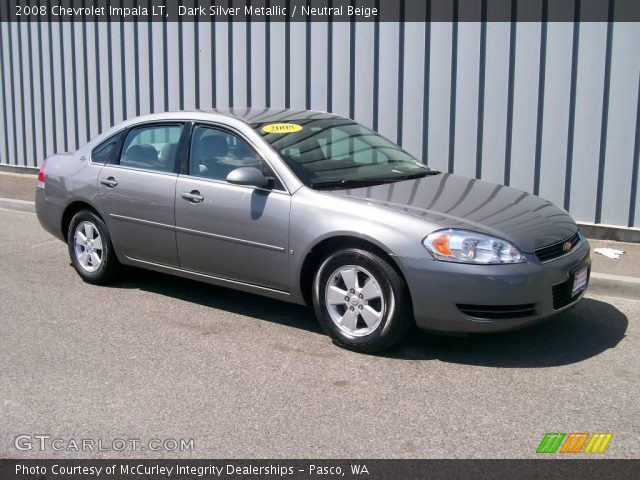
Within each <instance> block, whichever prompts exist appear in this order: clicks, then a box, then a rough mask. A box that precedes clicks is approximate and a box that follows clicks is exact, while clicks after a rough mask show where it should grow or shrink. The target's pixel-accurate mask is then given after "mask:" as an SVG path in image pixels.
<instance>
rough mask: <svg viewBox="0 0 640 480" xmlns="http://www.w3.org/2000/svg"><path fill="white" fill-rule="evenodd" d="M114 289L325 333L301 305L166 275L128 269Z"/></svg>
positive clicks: (308, 310)
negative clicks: (153, 294) (144, 293)
mask: <svg viewBox="0 0 640 480" xmlns="http://www.w3.org/2000/svg"><path fill="white" fill-rule="evenodd" d="M112 287H114V288H125V289H126V288H131V289H139V290H143V291H147V292H151V293H155V294H160V295H165V296H167V297H173V298H176V299H179V300H183V301H185V302H190V303H195V304H198V305H202V306H204V307H208V308H213V309H217V310H224V311H225V312H229V313H235V314H238V315H243V316H246V317H251V318H256V319H259V320H266V321H267V322H273V323H278V324H280V325H285V326H287V327H293V328H299V329H301V330H306V331H309V332H314V333H319V334H321V333H322V329H321V328H320V325H318V322H317V321H316V319H315V317H314V315H313V312H312V311H311V309H309V308H307V307H304V306H302V305H295V304H291V303H287V302H282V301H280V300H274V299H271V298H267V297H262V296H260V295H254V294H251V293H246V292H241V291H239V290H233V289H231V288H225V287H218V286H216V285H210V284H207V283H203V282H198V281H195V280H189V279H185V278H178V277H175V276H172V275H167V274H164V273H159V272H153V271H150V270H142V269H137V268H127V269H126V270H125V275H124V278H123V280H121V281H119V282H117V283H115V284H113V285H112Z"/></svg>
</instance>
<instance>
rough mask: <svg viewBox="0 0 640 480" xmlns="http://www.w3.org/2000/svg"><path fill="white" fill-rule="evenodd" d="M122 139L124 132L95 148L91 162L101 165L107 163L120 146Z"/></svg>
mask: <svg viewBox="0 0 640 480" xmlns="http://www.w3.org/2000/svg"><path fill="white" fill-rule="evenodd" d="M121 137H122V132H119V133H116V134H115V135H113V136H112V137H109V138H108V139H107V140H105V141H104V142H102V143H101V144H100V145H98V146H97V147H96V148H94V149H93V150H92V151H91V161H92V162H93V163H98V164H100V165H104V164H105V163H107V161H108V160H109V158H110V157H111V154H112V153H113V149H114V148H115V147H116V145H118V142H119V141H120V138H121Z"/></svg>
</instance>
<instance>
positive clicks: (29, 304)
mask: <svg viewBox="0 0 640 480" xmlns="http://www.w3.org/2000/svg"><path fill="white" fill-rule="evenodd" d="M0 278H1V281H0V352H1V353H0V392H2V393H1V394H0V458H2V457H5V458H6V457H11V458H16V457H19V458H51V457H56V458H57V457H73V458H82V457H85V458H101V457H127V458H136V457H137V458H153V457H166V456H170V457H176V458H178V457H194V458H195V457H205V458H215V457H218V458H243V457H249V458H318V457H320V458H354V457H359V458H380V457H381V458H434V457H438V458H439V457H447V458H450V457H452V458H467V457H476V458H480V457H491V458H518V457H535V456H536V453H535V450H536V447H537V446H538V444H539V443H540V440H541V439H542V437H543V435H544V434H545V433H547V432H567V433H569V432H612V433H613V438H612V440H611V442H610V444H609V446H608V448H607V450H606V452H605V453H603V454H601V455H599V456H601V457H606V458H629V457H633V458H637V457H638V456H639V454H640V443H639V441H640V423H639V422H638V419H639V418H640V398H639V397H640V395H639V392H640V388H639V387H640V381H639V376H638V370H639V368H640V361H639V359H640V338H639V332H640V328H639V321H640V301H638V299H637V298H636V299H634V298H630V299H622V298H612V297H605V296H594V295H591V294H588V295H587V297H586V298H585V299H584V300H583V301H582V302H581V303H580V304H579V305H578V306H577V307H576V308H575V309H573V310H572V311H570V312H568V313H566V314H563V315H561V316H559V317H557V318H555V319H553V320H551V321H550V322H548V323H545V324H543V325H539V326H536V327H533V328H529V329H527V330H523V331H519V332H511V333H503V334H491V335H479V336H470V337H464V338H453V337H442V336H435V335H427V334H424V333H420V332H417V331H416V332H413V333H412V334H411V335H410V337H409V338H408V339H407V340H405V341H404V342H403V343H402V344H401V345H399V346H398V347H396V348H394V349H392V350H390V351H388V352H385V353H383V354H381V355H362V354H357V353H353V352H348V351H345V350H342V349H340V348H338V347H336V346H334V345H333V344H332V343H331V341H330V340H329V339H328V338H327V337H326V336H324V335H323V334H322V333H321V332H320V330H319V328H318V325H317V324H316V322H315V320H314V319H313V315H312V312H311V311H310V310H308V309H306V308H304V307H300V306H293V305H289V304H286V303H282V302H278V301H275V300H270V299H265V298H262V297H258V296H255V295H250V294H245V293H241V292H236V291H232V290H228V289H224V288H217V287H213V286H209V285H205V284H200V283H196V282H192V281H187V280H182V279H177V278H173V277H169V276H166V275H162V274H157V273H150V272H144V271H139V270H127V272H126V275H125V277H124V279H123V280H122V281H121V282H119V283H117V284H115V285H113V286H110V287H97V286H92V285H88V284H85V283H83V282H82V280H81V279H80V278H79V277H78V276H77V275H76V273H75V272H74V270H73V269H72V267H71V266H70V264H69V259H68V254H67V249H66V246H65V245H64V244H63V243H61V242H59V241H58V240H55V239H54V238H53V237H51V236H50V235H49V234H47V233H46V232H45V231H44V230H42V228H40V226H39V224H38V222H37V219H36V217H35V215H34V214H33V213H32V212H30V211H29V209H22V210H20V209H19V208H17V209H15V210H14V209H12V208H9V207H6V206H5V207H3V208H0ZM20 435H24V436H26V437H21V438H22V439H23V440H24V439H25V438H26V443H25V441H23V440H20V441H19V444H20V445H21V446H22V448H23V449H22V450H21V449H17V448H16V437H18V436H20ZM36 435H45V436H49V437H50V438H51V439H54V438H57V439H59V440H60V442H58V447H62V448H61V449H60V450H52V449H51V445H50V444H49V448H48V449H46V450H41V449H40V448H39V446H40V443H39V441H35V440H34V438H35V436H36ZM29 439H31V440H29ZM83 439H84V440H86V439H89V440H94V441H100V442H101V444H102V445H103V447H105V448H111V450H100V451H96V450H95V449H94V450H84V451H83V450H82V449H80V450H79V451H78V450H77V449H74V448H73V447H72V446H73V445H74V443H73V441H74V440H75V441H76V442H80V441H81V440H83ZM115 439H124V440H126V441H127V442H128V445H131V443H132V442H131V440H138V441H139V443H138V444H137V445H138V446H139V447H140V448H139V449H132V448H127V449H125V450H123V451H119V449H118V448H115V447H116V445H115V443H114V440H115ZM149 439H160V440H167V439H170V440H171V439H174V440H185V441H188V440H193V444H192V448H190V449H187V450H184V451H176V450H171V447H173V444H169V445H165V444H164V443H163V446H164V447H165V448H164V449H160V450H159V451H156V450H153V451H152V450H150V449H149V448H145V446H147V447H148V446H149V445H150V442H149ZM30 441H31V443H29V442H30ZM29 445H30V446H31V448H27V447H29ZM155 445H156V446H157V444H155ZM45 446H47V444H46V443H45ZM119 446H120V444H118V447H119ZM143 448H145V449H143ZM116 450H117V451H116ZM557 456H561V454H557ZM580 456H583V457H586V456H588V455H587V454H580Z"/></svg>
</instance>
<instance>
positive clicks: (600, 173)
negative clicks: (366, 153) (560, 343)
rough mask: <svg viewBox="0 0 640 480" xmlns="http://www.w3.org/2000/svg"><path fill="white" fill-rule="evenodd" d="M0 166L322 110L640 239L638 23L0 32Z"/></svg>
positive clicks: (156, 26)
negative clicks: (221, 121) (141, 127)
mask: <svg viewBox="0 0 640 480" xmlns="http://www.w3.org/2000/svg"><path fill="white" fill-rule="evenodd" d="M0 30H1V31H0V39H1V42H2V48H1V49H0V65H1V67H2V72H1V74H0V81H1V87H2V88H1V91H2V96H1V98H0V106H1V107H2V115H1V116H0V163H6V164H14V165H24V166H34V165H36V164H38V163H39V162H40V161H41V159H42V158H44V157H45V156H46V155H49V154H51V153H53V152H59V151H64V150H74V149H76V148H77V146H78V145H82V144H83V143H84V142H86V141H87V139H90V138H92V137H94V136H95V135H97V134H98V133H99V132H101V131H103V130H105V129H107V128H108V127H110V126H111V125H113V124H114V123H117V122H119V121H121V120H122V119H124V118H130V117H133V116H135V115H138V114H144V113H147V112H158V111H163V110H176V109H182V108H185V109H193V108H207V107H211V106H219V107H223V106H245V105H254V106H263V105H264V106H273V107H279V106H282V107H299V108H312V109H320V110H329V111H332V112H336V113H339V114H342V115H345V116H349V117H352V118H355V119H356V120H358V121H360V122H362V123H364V124H366V125H369V126H371V127H373V128H374V129H376V130H378V131H380V132H381V133H382V134H384V135H386V136H387V137H389V138H391V139H392V140H396V141H398V143H400V144H402V145H403V146H404V147H405V148H406V149H407V150H408V151H410V152H411V153H413V154H414V155H416V156H417V157H418V158H423V159H425V160H426V161H427V162H428V163H429V164H430V165H431V166H433V167H435V168H437V169H441V170H449V171H454V172H456V173H460V174H463V175H467V176H476V177H479V178H483V179H487V180H490V181H494V182H500V183H507V184H510V185H512V186H515V187H518V188H521V189H524V190H527V191H531V192H535V193H539V194H540V195H542V196H544V197H546V198H548V199H550V200H552V201H553V202H555V203H557V204H558V205H561V206H564V207H565V208H568V209H569V210H570V211H571V213H572V214H573V215H574V216H575V217H576V218H577V219H578V220H579V221H584V222H596V223H608V224H614V225H629V226H632V225H636V226H637V225H638V224H640V208H638V206H637V203H638V200H637V198H638V196H637V194H636V192H637V189H638V174H637V173H638V155H639V152H638V150H639V145H638V144H639V138H638V137H639V134H638V122H639V119H638V117H639V112H640V100H639V88H640V82H639V71H640V49H639V46H640V24H638V23H609V24H607V23H580V24H574V23H548V24H545V23H535V22H534V23H493V22H489V23H480V22H476V23H427V24H425V23H338V22H336V23H321V22H310V23H304V22H291V23H223V22H216V23H199V24H195V23H186V22H182V23H161V22H140V23H134V22H122V23H120V22H114V23H106V22H102V23H94V22H76V23H46V22H42V23H2V24H0Z"/></svg>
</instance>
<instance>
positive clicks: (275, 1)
mask: <svg viewBox="0 0 640 480" xmlns="http://www.w3.org/2000/svg"><path fill="white" fill-rule="evenodd" d="M0 21H20V22H30V21H31V22H32V21H60V22H76V21H85V22H86V21H97V22H113V21H118V22H119V21H125V22H128V21H145V22H146V21H151V22H154V21H158V22H162V21H170V22H175V21H188V22H193V21H200V22H211V21H224V22H227V21H232V22H265V21H271V22H282V21H287V22H317V21H320V22H326V21H333V22H373V21H378V22H398V21H406V22H425V21H432V22H450V21H460V22H477V21H489V22H505V21H518V22H539V21H548V22H573V21H580V22H606V21H624V22H628V21H640V1H638V0H48V1H47V0H40V1H37V0H32V1H30V0H3V1H2V2H1V6H0Z"/></svg>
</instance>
